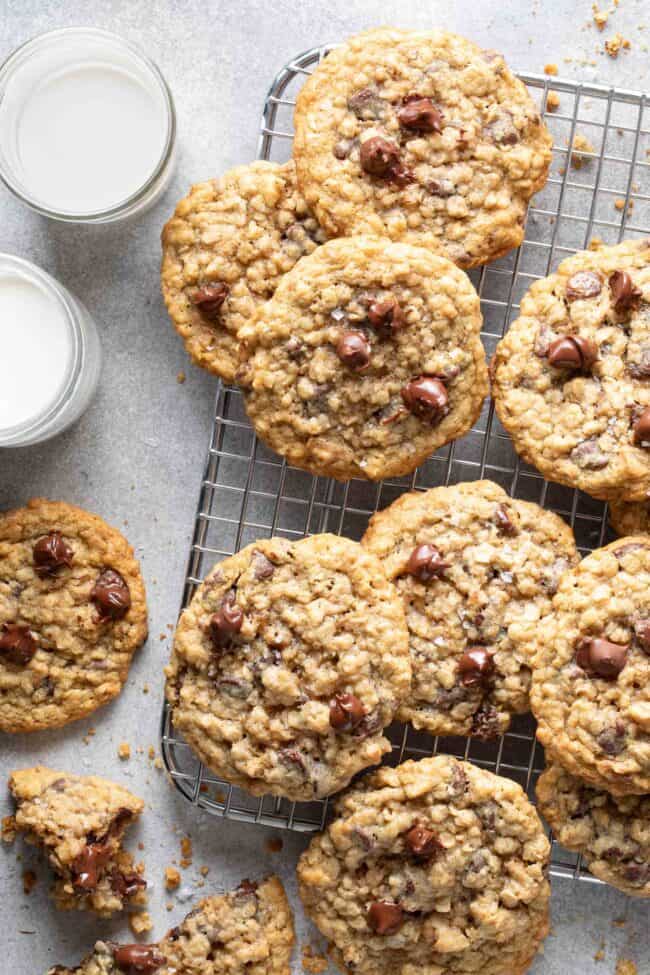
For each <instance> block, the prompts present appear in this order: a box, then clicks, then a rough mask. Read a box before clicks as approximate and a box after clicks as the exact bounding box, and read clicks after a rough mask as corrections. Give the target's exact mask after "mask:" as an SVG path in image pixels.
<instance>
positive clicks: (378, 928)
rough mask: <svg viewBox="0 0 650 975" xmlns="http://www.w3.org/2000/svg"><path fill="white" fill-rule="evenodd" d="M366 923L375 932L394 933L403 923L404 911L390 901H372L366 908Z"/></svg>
mask: <svg viewBox="0 0 650 975" xmlns="http://www.w3.org/2000/svg"><path fill="white" fill-rule="evenodd" d="M368 924H369V926H370V928H371V929H372V930H373V931H374V932H375V934H389V935H390V934H396V933H397V932H398V931H399V929H400V928H401V927H402V925H403V924H404V911H403V910H402V908H401V907H400V906H399V904H393V903H392V902H391V901H374V903H372V904H371V905H370V907H369V908H368Z"/></svg>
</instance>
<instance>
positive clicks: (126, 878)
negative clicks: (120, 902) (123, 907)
mask: <svg viewBox="0 0 650 975" xmlns="http://www.w3.org/2000/svg"><path fill="white" fill-rule="evenodd" d="M110 878H111V889H112V890H113V892H114V893H115V894H117V896H118V897H121V898H122V899H124V898H126V897H133V895H134V894H136V893H137V892H138V891H139V890H144V889H145V888H146V886H147V881H146V880H144V879H143V878H142V877H140V876H139V875H138V874H137V873H121V871H119V870H117V869H116V868H113V870H111V874H110Z"/></svg>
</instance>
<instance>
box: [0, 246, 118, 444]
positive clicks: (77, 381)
mask: <svg viewBox="0 0 650 975" xmlns="http://www.w3.org/2000/svg"><path fill="white" fill-rule="evenodd" d="M100 367H101V352H100V346H99V338H98V335H97V329H96V328H95V324H94V322H93V320H92V319H91V317H90V315H89V314H88V312H87V311H86V309H85V308H84V306H83V305H82V304H81V302H79V301H78V300H77V299H76V298H75V297H74V296H73V295H71V294H70V292H69V291H67V290H66V289H65V288H64V287H63V286H62V285H61V284H59V283H58V281H55V279H54V278H53V277H51V276H50V275H49V274H46V273H45V271H42V270H41V269H40V268H38V267H36V265H35V264H31V263H30V262H29V261H24V260H22V259H21V258H19V257H14V256H13V255H11V254H2V253H0V377H1V378H0V447H23V446H27V445H28V444H34V443H39V442H40V441H42V440H48V439H49V438H50V437H53V436H55V435H56V434H57V433H61V432H62V431H63V430H65V429H66V427H69V426H70V424H71V423H74V421H75V420H77V419H78V418H79V417H80V416H81V414H82V413H83V411H84V410H85V408H86V407H87V406H88V403H89V402H90V400H91V398H92V395H93V393H94V392H95V389H96V387H97V380H98V379H99V372H100Z"/></svg>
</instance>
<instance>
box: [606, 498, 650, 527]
mask: <svg viewBox="0 0 650 975" xmlns="http://www.w3.org/2000/svg"><path fill="white" fill-rule="evenodd" d="M609 523H610V525H611V526H612V528H613V529H614V531H615V532H616V534H617V535H650V501H610V502H609Z"/></svg>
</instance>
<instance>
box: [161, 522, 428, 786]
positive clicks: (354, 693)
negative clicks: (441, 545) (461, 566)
mask: <svg viewBox="0 0 650 975" xmlns="http://www.w3.org/2000/svg"><path fill="white" fill-rule="evenodd" d="M166 673H167V698H168V700H169V703H170V704H171V706H172V711H173V720H174V727H175V728H176V729H177V730H178V731H182V733H183V735H184V737H185V738H186V740H187V741H188V742H189V744H190V745H191V747H192V748H193V749H194V751H195V752H196V754H197V755H198V756H199V758H200V759H201V760H202V761H203V762H204V763H205V764H206V765H207V766H208V767H209V768H211V769H212V770H213V771H214V772H216V773H217V775H220V776H221V777H223V778H224V779H226V780H227V781H228V782H231V783H233V784H234V785H238V786H241V787H242V788H244V789H246V790H247V791H248V792H251V793H253V794H254V795H263V794H264V793H272V794H274V795H280V796H286V797H288V798H290V799H296V800H301V799H302V800H310V799H317V798H323V797H325V796H328V795H331V794H332V793H333V792H336V791H337V790H338V789H341V788H343V786H345V785H347V783H348V782H349V781H350V779H351V778H352V776H353V775H354V774H355V773H356V772H358V771H359V770H360V769H363V768H366V767H367V766H368V765H373V764H376V763H377V762H378V761H379V760H380V759H381V756H382V755H383V754H384V753H385V752H387V751H389V750H390V744H389V742H388V741H387V739H386V738H384V737H383V734H382V732H383V729H384V728H385V727H386V725H388V724H390V722H391V721H392V719H393V716H394V714H395V711H396V710H397V706H398V704H399V702H400V701H401V700H402V698H403V697H404V696H405V695H406V693H407V691H408V688H409V683H410V678H411V668H410V664H409V656H408V636H407V632H406V624H405V622H404V611H403V609H402V604H401V601H400V599H399V597H398V596H397V593H396V592H395V591H394V589H393V588H392V586H391V585H390V583H389V582H388V581H387V579H386V577H385V575H384V573H383V570H382V567H381V565H380V563H379V561H378V560H377V559H376V558H375V556H374V555H372V554H371V553H369V552H366V551H365V550H364V549H363V548H361V546H360V545H359V544H358V543H357V542H352V541H350V540H349V539H347V538H339V537H337V536H335V535H312V536H311V537H310V538H305V539H301V540H300V541H298V542H294V543H292V542H289V541H286V540H285V539H282V538H272V539H265V540H262V541H259V542H255V543H253V544H252V545H249V546H248V547H247V548H245V549H243V550H242V551H241V552H239V553H238V554H237V555H233V556H231V557H230V558H228V559H226V560H225V561H224V562H221V563H220V565H218V566H217V567H216V568H215V569H214V570H213V571H212V572H211V573H210V574H209V575H208V577H207V578H206V580H205V581H204V582H203V584H202V585H201V586H199V588H198V590H197V592H196V594H195V596H194V598H193V599H192V602H191V603H190V605H189V606H188V607H187V609H186V610H185V611H184V613H183V615H182V616H181V619H180V622H179V624H178V628H177V630H176V636H175V640H174V649H173V653H172V659H171V663H170V665H169V667H168V668H167V671H166Z"/></svg>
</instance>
